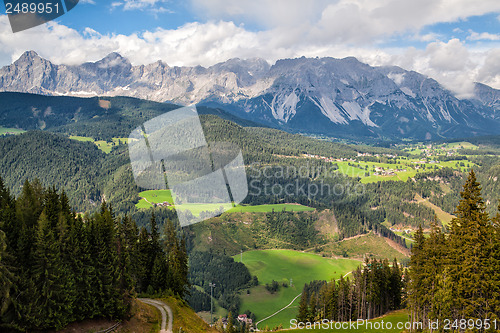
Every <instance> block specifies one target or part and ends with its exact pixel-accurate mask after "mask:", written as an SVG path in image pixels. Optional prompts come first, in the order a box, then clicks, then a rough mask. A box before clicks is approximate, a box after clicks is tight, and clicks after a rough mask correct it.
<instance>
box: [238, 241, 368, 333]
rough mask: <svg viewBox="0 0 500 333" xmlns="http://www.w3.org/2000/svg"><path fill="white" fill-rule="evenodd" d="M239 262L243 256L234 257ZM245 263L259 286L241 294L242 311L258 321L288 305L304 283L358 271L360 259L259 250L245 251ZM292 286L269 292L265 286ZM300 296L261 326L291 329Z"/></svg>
mask: <svg viewBox="0 0 500 333" xmlns="http://www.w3.org/2000/svg"><path fill="white" fill-rule="evenodd" d="M234 259H235V261H240V255H236V256H234ZM243 263H244V264H245V265H246V266H247V267H248V269H249V270H250V273H251V274H252V275H256V276H257V277H258V279H259V284H260V285H259V286H257V287H254V288H251V289H250V294H248V295H247V294H246V293H243V295H242V296H241V299H242V304H241V307H240V309H241V311H240V312H244V311H245V310H250V311H252V312H253V313H255V315H256V316H257V321H259V320H261V319H264V318H265V317H267V316H269V315H271V314H273V313H274V312H276V311H278V310H279V309H281V308H283V307H285V306H286V305H288V304H289V303H290V302H291V301H292V300H293V299H294V298H295V297H296V296H297V295H299V294H300V293H301V292H302V288H303V287H304V284H305V283H309V282H311V281H313V280H327V281H329V280H331V279H338V278H339V277H340V276H341V275H342V276H343V275H345V274H347V273H349V272H351V271H353V270H355V269H356V268H357V267H358V266H359V265H360V264H361V262H360V261H357V260H352V259H329V258H324V257H321V256H319V255H316V254H312V253H303V252H298V251H292V250H258V251H248V252H245V253H243ZM290 279H292V286H291V287H290V286H288V287H286V288H285V287H281V288H280V291H279V292H277V293H275V294H270V293H269V292H268V291H267V290H266V289H265V287H264V285H265V284H266V283H270V282H271V281H272V280H275V281H278V282H279V283H283V282H284V283H286V284H287V285H288V284H289V283H290ZM299 301H300V297H299V298H297V299H296V300H295V301H294V302H293V304H292V305H291V306H290V307H289V308H287V309H285V310H284V311H282V312H280V313H279V314H277V315H276V316H274V317H272V318H270V319H267V320H265V321H263V322H262V323H261V324H259V325H258V328H260V329H262V328H265V327H266V326H269V327H271V328H273V327H276V326H278V325H280V324H282V325H283V327H285V328H288V327H289V323H290V319H292V318H295V316H296V315H297V306H298V304H299Z"/></svg>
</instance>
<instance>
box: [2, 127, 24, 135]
mask: <svg viewBox="0 0 500 333" xmlns="http://www.w3.org/2000/svg"><path fill="white" fill-rule="evenodd" d="M24 132H26V131H24V130H22V129H19V128H7V127H2V126H0V136H1V135H8V134H14V135H16V134H21V133H24Z"/></svg>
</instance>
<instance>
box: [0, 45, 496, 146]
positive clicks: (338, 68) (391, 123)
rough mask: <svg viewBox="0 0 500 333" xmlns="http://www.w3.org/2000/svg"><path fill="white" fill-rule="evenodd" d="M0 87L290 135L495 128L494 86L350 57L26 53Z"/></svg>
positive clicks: (400, 134)
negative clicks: (142, 59)
mask: <svg viewBox="0 0 500 333" xmlns="http://www.w3.org/2000/svg"><path fill="white" fill-rule="evenodd" d="M0 91H16V92H27V93H36V94H42V95H56V96H61V95H65V96H79V97H88V96H129V97H136V98H141V99H147V100H153V101H157V102H172V103H177V104H184V105H185V104H195V103H197V104H205V105H212V106H217V107H221V108H223V109H225V110H227V111H229V112H231V113H233V114H235V115H237V116H238V117H241V118H245V119H248V120H252V121H254V122H257V123H263V124H265V125H268V126H272V127H277V128H281V129H284V130H287V131H290V132H299V133H315V134H324V135H328V136H351V137H355V136H366V137H373V138H388V139H404V138H410V139H439V138H454V137H460V136H462V137H463V136H476V135H487V134H499V133H500V130H499V128H500V126H499V125H500V111H499V109H500V90H497V89H494V88H491V87H488V86H486V85H483V84H480V83H477V84H476V85H475V95H476V96H475V97H474V98H473V99H470V100H467V99H463V100H461V99H458V98H456V97H455V96H454V94H453V93H452V92H450V91H448V90H446V89H445V88H443V87H442V86H441V85H440V84H439V83H438V82H437V81H435V80H433V79H431V78H428V77H426V76H424V75H422V74H419V73H417V72H414V71H407V70H404V69H402V68H400V67H397V66H386V67H372V66H370V65H367V64H364V63H362V62H360V61H358V60H357V59H356V58H354V57H348V58H344V59H335V58H329V57H328V58H305V57H301V58H295V59H280V60H278V61H276V63H275V64H273V65H270V64H268V63H267V62H266V61H265V60H263V59H259V58H254V59H247V60H242V59H238V58H233V59H229V60H228V61H225V62H222V63H218V64H215V65H213V66H210V67H206V68H205V67H201V66H195V67H170V66H169V65H168V64H166V63H164V62H162V61H157V62H155V63H152V64H148V65H138V66H133V65H132V64H131V63H130V61H129V60H128V59H126V58H124V57H122V56H121V55H120V54H118V53H111V54H110V55H108V56H106V57H105V58H103V59H101V60H99V61H97V62H87V63H84V64H82V65H77V66H68V65H54V64H52V63H51V62H50V61H48V60H45V59H43V58H41V57H40V56H38V54H36V52H33V51H28V52H25V53H24V54H23V55H22V56H21V57H20V58H19V59H18V60H17V61H15V62H14V63H13V64H12V65H9V66H5V67H3V68H1V69H0Z"/></svg>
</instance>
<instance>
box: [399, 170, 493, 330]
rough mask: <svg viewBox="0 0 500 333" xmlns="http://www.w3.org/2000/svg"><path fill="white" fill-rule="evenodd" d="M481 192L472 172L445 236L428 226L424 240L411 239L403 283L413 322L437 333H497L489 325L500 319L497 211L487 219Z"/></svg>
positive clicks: (434, 226)
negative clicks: (434, 327)
mask: <svg viewBox="0 0 500 333" xmlns="http://www.w3.org/2000/svg"><path fill="white" fill-rule="evenodd" d="M481 190H482V189H481V185H480V183H479V182H478V180H477V178H476V174H475V172H474V171H471V172H470V174H469V176H468V179H467V181H466V182H465V184H464V185H463V187H462V191H461V192H460V200H459V203H458V205H457V207H456V210H455V215H456V218H455V219H453V220H452V222H451V226H450V228H449V233H445V232H443V231H442V230H441V228H440V227H439V226H438V224H437V223H433V224H432V229H431V233H430V236H429V237H428V238H425V237H424V234H423V231H422V228H419V229H418V231H417V233H416V234H415V243H414V246H413V251H412V257H411V261H410V268H409V282H408V308H409V310H410V315H411V320H412V321H413V322H422V323H424V324H425V325H427V323H428V321H429V320H431V321H436V320H437V321H438V322H439V328H440V329H441V330H442V329H446V328H445V327H446V325H448V326H447V327H448V328H447V329H448V330H455V331H464V330H467V329H469V330H478V331H485V330H486V331H488V328H489V329H490V330H498V326H496V328H495V327H494V326H492V325H493V321H494V320H496V319H498V318H499V315H500V282H499V281H500V275H499V272H500V205H499V206H498V209H499V212H497V213H496V215H494V216H490V215H489V214H488V213H487V212H486V205H485V201H484V199H483V197H482V194H481ZM496 194H497V196H498V192H497V193H496ZM496 202H498V199H497V201H496ZM489 321H492V322H490V324H489V325H490V326H489V327H486V324H485V323H486V322H489ZM424 328H426V326H424Z"/></svg>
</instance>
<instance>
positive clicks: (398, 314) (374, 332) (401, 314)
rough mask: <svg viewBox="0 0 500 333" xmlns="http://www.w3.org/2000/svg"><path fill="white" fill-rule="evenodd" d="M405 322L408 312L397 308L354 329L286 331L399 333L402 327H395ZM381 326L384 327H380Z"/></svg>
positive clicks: (298, 330) (297, 330)
mask: <svg viewBox="0 0 500 333" xmlns="http://www.w3.org/2000/svg"><path fill="white" fill-rule="evenodd" d="M382 321H383V322H384V323H383V324H382ZM389 323H390V324H389ZM405 323H408V312H407V311H406V310H398V311H393V312H391V313H388V314H386V315H385V316H382V317H380V318H376V319H372V320H368V321H365V322H364V323H362V324H361V325H360V326H357V327H356V328H355V329H352V328H347V329H338V330H335V328H334V329H333V330H329V329H293V330H288V331H287V332H304V331H306V332H311V333H323V332H345V333H385V332H394V333H399V332H402V331H403V330H404V329H398V328H397V326H398V324H399V325H400V326H401V327H404V325H405ZM408 324H409V323H408ZM408 324H407V325H408ZM382 327H383V328H384V329H382ZM388 327H392V329H388ZM377 328H378V329H377Z"/></svg>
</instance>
